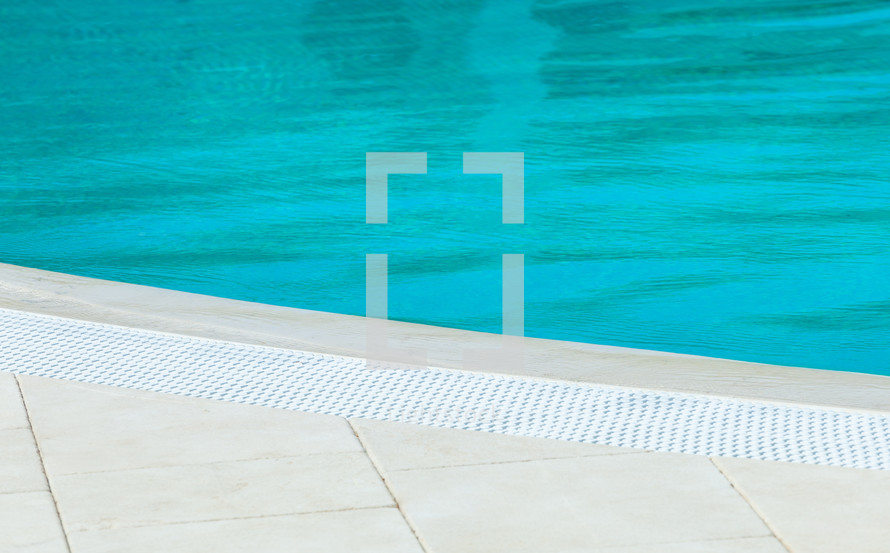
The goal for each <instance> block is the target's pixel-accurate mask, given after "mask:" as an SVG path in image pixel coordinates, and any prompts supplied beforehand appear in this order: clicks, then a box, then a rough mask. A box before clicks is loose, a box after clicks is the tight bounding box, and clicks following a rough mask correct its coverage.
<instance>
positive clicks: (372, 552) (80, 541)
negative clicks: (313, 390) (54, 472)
mask: <svg viewBox="0 0 890 553" xmlns="http://www.w3.org/2000/svg"><path fill="white" fill-rule="evenodd" d="M70 539H71V550H72V553H120V552H121V551H126V552H127V553H157V552H159V551H162V552H164V553H244V552H245V551H257V552H261V553H295V552H299V553H357V552H361V553H423V551H422V549H421V548H420V545H419V544H418V542H417V539H416V538H415V537H414V535H413V534H412V533H411V530H410V529H409V528H408V525H407V524H406V523H405V520H404V519H403V518H402V515H401V514H400V513H399V512H398V510H397V509H395V508H394V507H390V508H382V509H360V510H353V511H337V512H331V513H312V514H305V515H289V516H277V517H264V518H249V519H237V520H219V521H211V522H198V523H185V524H170V525H161V526H143V527H139V528H126V529H117V530H105V531H93V532H77V533H74V534H72V536H71V538H70Z"/></svg>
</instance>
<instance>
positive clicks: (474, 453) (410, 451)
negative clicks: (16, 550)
mask: <svg viewBox="0 0 890 553" xmlns="http://www.w3.org/2000/svg"><path fill="white" fill-rule="evenodd" d="M350 422H351V423H352V425H353V427H354V428H355V430H356V432H357V433H358V435H359V437H360V438H361V440H362V443H363V444H364V446H365V448H366V449H367V451H368V454H369V455H370V456H371V458H372V459H374V462H375V463H376V464H377V466H378V467H380V468H381V469H382V470H384V471H393V470H410V469H419V468H436V467H444V466H460V465H478V464H490V463H505V462H511V461H530V460H534V459H558V458H565V457H583V456H587V455H613V454H621V453H640V450H639V449H630V448H622V447H613V446H605V445H595V444H582V443H576V442H567V441H560V440H548V439H544V438H525V437H519V436H507V435H504V434H494V433H490V432H474V431H470V430H453V429H450V428H435V427H431V426H420V425H415V424H406V423H400V422H388V421H378V420H371V419H350Z"/></svg>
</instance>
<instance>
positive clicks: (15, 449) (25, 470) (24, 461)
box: [0, 428, 47, 493]
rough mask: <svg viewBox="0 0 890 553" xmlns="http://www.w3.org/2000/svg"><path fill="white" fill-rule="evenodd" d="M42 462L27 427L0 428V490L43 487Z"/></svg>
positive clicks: (28, 489)
mask: <svg viewBox="0 0 890 553" xmlns="http://www.w3.org/2000/svg"><path fill="white" fill-rule="evenodd" d="M46 489H47V487H46V477H45V476H44V475H43V464H42V463H41V462H40V455H39V454H38V453H37V446H36V445H35V444H34V437H33V436H32V435H31V431H30V430H28V429H27V428H12V429H7V430H0V493H10V492H30V491H39V490H46Z"/></svg>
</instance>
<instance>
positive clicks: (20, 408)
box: [0, 371, 28, 429]
mask: <svg viewBox="0 0 890 553" xmlns="http://www.w3.org/2000/svg"><path fill="white" fill-rule="evenodd" d="M4 428H28V415H27V413H26V412H25V406H24V405H23V404H22V396H21V393H20V392H19V385H18V383H17V382H16V380H15V375H14V374H12V373H8V372H2V371H0V429H4Z"/></svg>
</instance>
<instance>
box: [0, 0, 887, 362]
mask: <svg viewBox="0 0 890 553" xmlns="http://www.w3.org/2000/svg"><path fill="white" fill-rule="evenodd" d="M0 15H2V17H0V65H2V67H0V70H2V72H3V74H4V75H5V76H6V77H5V78H4V79H3V80H2V81H0V122H2V123H0V128H2V129H3V131H4V132H3V133H2V134H0V151H2V156H0V191H2V192H0V193H2V198H3V201H2V202H0V255H2V258H0V261H2V262H5V263H12V264H18V265H24V266H30V267H37V268H42V269H49V270H55V271H61V272H67V273H73V274H79V275H84V276H92V277H98V278H106V279H112V280H120V281H126V282H135V283H140V284H148V285H153V286H161V287H167V288H174V289H179V290H185V291H191V292H199V293H204V294H211V295H218V296H225V297H232V298H238V299H246V300H252V301H259V302H263V303H272V304H280V305H288V306H295V307H303V308H308V309H317V310H323V311H333V312H338V313H348V314H363V313H364V309H365V281H364V279H365V255H366V254H368V253H386V254H388V255H389V314H390V317H391V318H395V319H401V320H408V321H413V322H423V323H428V324H435V325H441V326H452V327H458V328H467V329H472V330H482V331H490V332H499V331H500V328H501V302H500V299H501V296H500V279H501V255H502V254H503V253H522V254H524V255H525V299H526V303H525V332H526V334H527V335H529V336H537V337H544V338H555V339H562V340H576V341H582V342H592V343H602V344H610V345H621V346H630V347H637V348H647V349H657V350H666V351H674V352H681V353H694V354H701V355H709V356H716V357H727V358H732V359H740V360H750V361H759V362H767V363H776V364H784V365H798V366H806V367H816V368H826V369H835V370H846V371H858V372H871V373H878V374H890V292H888V286H887V283H888V280H890V279H888V277H890V249H888V247H887V244H888V237H890V187H888V184H887V175H888V169H890V149H888V145H890V144H888V139H887V136H888V130H890V107H888V106H890V76H888V75H890V72H888V66H890V40H888V36H887V35H888V34H890V9H887V8H886V7H885V6H884V4H883V3H881V2H852V3H847V4H844V5H838V4H837V3H833V2H820V1H816V2H812V1H808V2H802V1H801V2H798V1H786V2H775V1H769V2H766V1H762V2H751V1H746V2H740V1H739V2H736V1H732V2H721V3H716V2H712V3H704V2H694V1H692V0H682V1H673V2H641V1H636V2H626V3H608V2H555V1H543V0H537V1H526V0H522V1H515V2H513V1H509V2H508V1H503V2H482V1H470V0H468V1H464V2H449V3H447V4H443V5H440V3H436V2H431V1H428V0H425V1H421V2H395V1H393V2H370V1H364V0H362V1H355V0H351V1H349V2H345V1H344V2H298V3H294V4H293V5H281V3H278V2H271V1H268V2H266V1H257V2H250V3H246V2H245V3H236V2H225V1H222V0H209V1H200V0H192V1H186V2H173V1H169V2H158V3H153V4H151V5H143V4H140V3H135V2H133V3H121V2H118V3H113V2H99V1H96V0H89V1H86V2H73V1H68V0H66V1H62V2H57V3H55V4H53V5H52V6H47V5H45V4H41V3H36V2H22V3H18V4H16V5H15V6H4V7H2V8H0ZM368 151H384V152H389V151H402V152H427V153H428V171H427V174H424V175H394V176H392V177H390V182H389V185H390V191H389V224H387V225H368V224H365V189H364V187H365V174H364V170H365V166H364V161H365V153H366V152H368ZM474 151H495V152H497V151H521V152H524V153H525V224H523V225H503V224H501V212H500V209H501V197H500V183H499V179H498V177H497V176H494V175H467V174H464V173H463V168H462V156H463V152H474Z"/></svg>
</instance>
